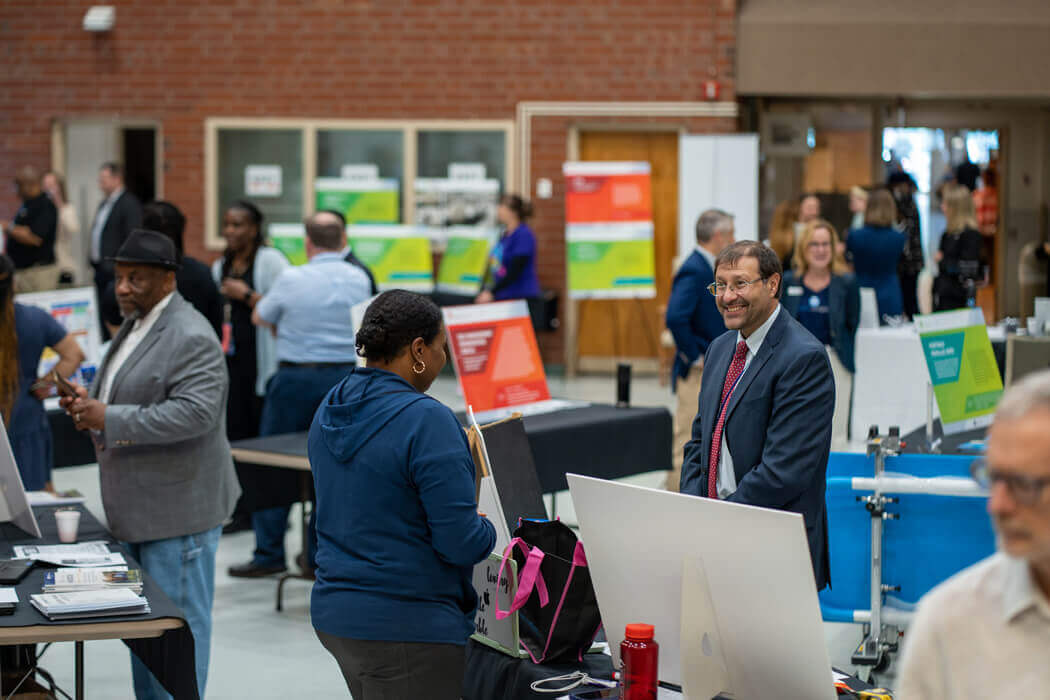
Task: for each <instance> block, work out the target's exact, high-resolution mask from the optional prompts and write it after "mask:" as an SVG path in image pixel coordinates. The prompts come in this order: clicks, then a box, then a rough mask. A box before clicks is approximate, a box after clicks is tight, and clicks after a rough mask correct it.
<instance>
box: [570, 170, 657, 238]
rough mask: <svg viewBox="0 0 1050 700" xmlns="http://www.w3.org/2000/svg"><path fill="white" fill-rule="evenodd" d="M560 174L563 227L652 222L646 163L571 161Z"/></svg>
mask: <svg viewBox="0 0 1050 700" xmlns="http://www.w3.org/2000/svg"><path fill="white" fill-rule="evenodd" d="M562 172H563V174H564V175H565V186H566V196H565V222H566V223H567V224H587V223H598V222H601V223H609V222H620V221H651V220H652V218H653V203H652V187H651V180H650V177H649V164H648V163H618V162H617V163H604V162H601V163H599V162H594V163H591V162H574V163H565V164H564V165H563V167H562Z"/></svg>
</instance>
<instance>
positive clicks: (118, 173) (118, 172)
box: [98, 160, 124, 177]
mask: <svg viewBox="0 0 1050 700" xmlns="http://www.w3.org/2000/svg"><path fill="white" fill-rule="evenodd" d="M98 169H99V170H108V171H109V174H110V175H112V176H114V177H124V168H122V167H120V163H118V162H117V161H115V160H107V161H106V162H105V163H103V164H102V165H100V166H99V168H98Z"/></svg>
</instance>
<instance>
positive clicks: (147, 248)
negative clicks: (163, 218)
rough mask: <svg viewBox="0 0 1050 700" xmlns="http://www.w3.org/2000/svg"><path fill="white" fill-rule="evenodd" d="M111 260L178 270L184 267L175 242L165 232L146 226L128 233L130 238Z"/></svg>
mask: <svg viewBox="0 0 1050 700" xmlns="http://www.w3.org/2000/svg"><path fill="white" fill-rule="evenodd" d="M110 261H111V262H118V263H134V264H136V265H154V266H156V267H163V268H164V269H165V270H178V269H179V268H180V267H182V266H181V265H179V259H178V255H177V253H176V252H175V243H174V242H173V241H172V240H171V239H170V238H168V237H167V236H165V235H164V234H163V233H159V232H157V231H149V230H147V229H144V228H137V229H135V230H134V231H132V232H131V233H130V234H128V239H127V240H126V241H124V245H122V246H120V250H118V251H117V254H116V255H114V256H113V257H112V258H110Z"/></svg>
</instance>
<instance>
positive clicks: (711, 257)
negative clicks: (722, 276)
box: [696, 245, 716, 273]
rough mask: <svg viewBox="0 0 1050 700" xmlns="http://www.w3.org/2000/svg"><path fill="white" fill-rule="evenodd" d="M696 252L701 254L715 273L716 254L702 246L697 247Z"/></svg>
mask: <svg viewBox="0 0 1050 700" xmlns="http://www.w3.org/2000/svg"><path fill="white" fill-rule="evenodd" d="M696 252H697V253H700V256H701V257H702V258H703V259H704V260H706V261H707V264H708V265H710V266H711V272H712V273H713V272H714V271H715V258H716V256H715V254H714V253H712V252H711V251H710V250H708V249H707V248H705V247H703V246H702V245H698V246H697V247H696Z"/></svg>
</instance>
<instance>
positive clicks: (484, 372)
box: [444, 301, 550, 413]
mask: <svg viewBox="0 0 1050 700" xmlns="http://www.w3.org/2000/svg"><path fill="white" fill-rule="evenodd" d="M444 314H445V327H446V330H447V332H448V344H449V347H450V348H451V350H452V359H453V361H454V362H455V367H456V376H457V377H459V384H460V387H461V388H462V389H463V398H464V400H465V402H466V404H467V405H468V406H471V407H472V408H473V410H474V412H475V413H484V412H486V411H492V410H495V409H500V408H509V407H518V406H524V405H528V404H533V403H537V402H539V401H546V400H548V399H550V392H549V391H548V389H547V375H546V374H545V373H544V371H543V362H542V360H541V359H540V351H539V347H538V346H537V345H536V335H535V333H534V332H533V329H532V321H531V319H530V318H529V311H528V307H527V306H526V304H525V302H524V301H512V302H497V303H495V304H478V305H475V306H452V307H446V308H445V309H444Z"/></svg>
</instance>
